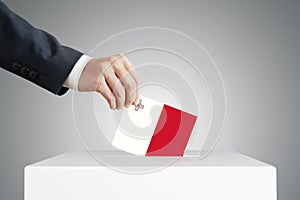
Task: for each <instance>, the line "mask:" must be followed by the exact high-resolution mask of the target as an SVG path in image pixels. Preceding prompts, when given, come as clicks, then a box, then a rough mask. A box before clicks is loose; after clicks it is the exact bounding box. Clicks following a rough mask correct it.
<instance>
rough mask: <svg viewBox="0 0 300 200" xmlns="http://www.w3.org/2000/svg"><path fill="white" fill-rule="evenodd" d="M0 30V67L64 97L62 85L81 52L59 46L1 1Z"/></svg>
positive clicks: (64, 90) (55, 41)
mask: <svg viewBox="0 0 300 200" xmlns="http://www.w3.org/2000/svg"><path fill="white" fill-rule="evenodd" d="M0 27H1V28H0V45H1V48H0V66H2V67H3V68H4V69H6V70H8V71H10V72H12V73H14V74H17V75H19V76H21V77H23V78H25V79H27V80H29V81H31V82H33V83H35V84H37V85H39V86H41V87H43V88H45V89H47V90H49V91H50V92H52V93H54V94H58V95H61V94H64V93H65V92H66V91H67V88H63V84H64V82H65V80H66V79H67V77H68V75H69V74H70V72H71V70H72V68H73V67H74V65H75V63H76V62H77V61H78V59H79V58H80V57H81V56H82V53H80V52H78V51H76V50H74V49H71V48H69V47H65V46H62V45H61V44H60V43H59V42H58V41H57V40H56V39H55V38H54V37H53V36H52V35H50V34H49V33H46V32H45V31H42V30H40V29H37V28H35V27H33V26H32V25H30V24H29V23H28V22H26V21H25V20H24V19H22V18H21V17H20V16H18V15H16V14H15V13H13V12H12V11H10V10H9V9H8V8H7V7H6V5H5V4H4V3H2V2H1V1H0Z"/></svg>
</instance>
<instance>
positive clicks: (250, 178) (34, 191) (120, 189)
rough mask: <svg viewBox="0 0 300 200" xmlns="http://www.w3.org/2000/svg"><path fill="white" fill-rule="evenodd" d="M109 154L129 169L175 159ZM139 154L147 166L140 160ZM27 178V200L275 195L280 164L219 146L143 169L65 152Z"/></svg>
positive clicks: (28, 170) (231, 199)
mask: <svg viewBox="0 0 300 200" xmlns="http://www.w3.org/2000/svg"><path fill="white" fill-rule="evenodd" d="M107 155H108V156H106V158H107V159H110V161H112V160H115V162H111V163H114V164H113V165H114V166H115V167H116V168H117V167H118V166H123V167H124V166H125V167H126V168H128V169H129V168H136V169H137V168H141V167H145V166H146V167H147V165H153V163H155V164H156V165H157V166H159V163H160V162H161V160H164V161H165V160H166V159H171V158H166V157H135V156H130V155H127V156H124V155H121V154H120V155H119V154H116V153H107ZM110 155H111V156H110ZM187 155H189V154H187ZM136 159H139V163H144V164H145V165H144V166H143V165H140V164H139V165H136V162H135V161H136ZM149 160H150V161H149ZM153 160H155V162H153ZM140 161H142V162H140ZM153 166H154V165H153ZM24 181H25V184H24V185H25V186H24V187H25V188H24V192H25V194H24V196H25V200H41V199H43V200H68V199H70V200H100V199H103V200H122V199H125V200H127V199H128V200H166V199H167V200H171V199H175V200H185V199H186V200H200V199H204V200H216V199H222V200H223V199H228V200H241V199H243V200H253V199H255V200H275V199H277V185H276V168H275V167H273V166H271V165H268V164H266V163H263V162H261V161H258V160H255V159H253V158H250V157H248V156H245V155H242V154H240V153H236V152H232V151H216V152H213V153H212V154H211V155H209V156H208V157H207V158H206V159H204V160H200V159H199V158H197V157H196V156H193V155H191V156H187V157H182V158H179V159H178V160H176V162H174V163H173V164H171V165H170V166H168V167H166V168H164V169H162V170H158V171H156V172H152V173H144V174H131V173H123V172H119V171H118V170H114V169H111V168H109V167H107V166H105V165H102V164H100V163H99V162H98V161H96V159H94V158H93V157H92V156H91V155H90V154H89V153H87V152H80V153H66V154H62V155H59V156H56V157H53V158H49V159H47V160H44V161H41V162H38V163H35V164H32V165H29V166H26V167H25V180H24Z"/></svg>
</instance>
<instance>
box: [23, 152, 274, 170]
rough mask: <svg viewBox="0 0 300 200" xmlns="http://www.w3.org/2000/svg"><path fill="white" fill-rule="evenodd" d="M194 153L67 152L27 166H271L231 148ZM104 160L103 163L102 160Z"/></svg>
mask: <svg viewBox="0 0 300 200" xmlns="http://www.w3.org/2000/svg"><path fill="white" fill-rule="evenodd" d="M197 155H199V154H197V152H192V151H191V152H188V153H187V154H186V156H185V157H180V158H174V157H137V156H134V155H129V154H125V153H122V152H112V151H101V152H93V153H88V152H69V153H64V154H61V155H58V156H54V157H52V158H49V159H46V160H43V161H40V162H37V163H34V164H31V165H29V166H27V167H101V166H102V167H103V166H106V164H107V163H109V165H110V166H116V167H118V166H125V167H142V166H161V165H162V164H164V163H171V164H170V165H171V166H174V167H271V165H269V164H266V163H264V162H261V161H258V160H255V159H253V158H251V157H249V156H246V155H243V154H241V153H237V152H234V151H214V152H212V153H211V154H210V155H209V156H208V157H207V158H205V159H199V157H197ZM103 161H104V162H103Z"/></svg>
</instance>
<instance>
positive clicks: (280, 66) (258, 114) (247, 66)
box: [0, 0, 300, 199]
mask: <svg viewBox="0 0 300 200" xmlns="http://www.w3.org/2000/svg"><path fill="white" fill-rule="evenodd" d="M5 2H6V3H7V5H8V6H9V7H10V8H11V9H13V10H14V11H16V12H17V13H19V14H20V15H22V16H23V17H25V18H26V19H27V20H28V21H30V22H31V23H32V24H34V25H35V26H37V27H40V28H43V29H45V30H48V31H49V32H50V33H52V34H54V35H55V36H56V37H57V38H58V39H59V40H60V42H61V43H63V44H65V45H69V46H72V47H74V48H77V49H80V50H81V51H83V52H89V51H90V50H91V49H92V48H93V47H94V46H95V45H96V44H97V43H98V42H100V41H102V40H104V39H105V38H106V37H108V36H110V35H111V34H114V33H117V32H119V31H122V30H126V29H130V28H135V27H142V26H161V27H167V28H172V29H176V30H179V31H182V32H184V33H186V34H188V35H190V36H192V37H193V38H195V39H196V40H197V41H199V42H201V43H203V44H204V46H205V47H206V48H207V50H208V51H209V52H210V53H211V55H212V57H213V58H214V60H215V61H216V63H217V64H218V65H219V68H220V71H221V73H222V75H223V78H224V82H225V86H226V89H227V96H228V116H227V120H226V125H225V128H224V131H223V136H222V138H221V140H220V142H219V144H218V146H217V148H219V149H234V150H237V151H239V152H243V153H246V154H248V155H250V156H253V157H255V158H257V159H260V160H263V161H265V162H268V163H270V164H273V165H275V166H276V167H277V169H278V191H279V199H300V192H299V187H300V173H299V171H298V170H299V169H300V161H299V152H300V147H299V144H300V136H299V129H300V120H299V119H300V115H299V113H300V93H299V86H300V78H299V77H300V67H299V61H300V36H299V35H300V1H283V0H282V1H258V0H257V1H197V2H196V1H190V2H189V1H161V2H150V1H128V2H127V3H125V1H107V2H105V1H79V0H74V1H71V0H70V1H67V0H51V1H50V0H48V1H47V0H19V1H16V0H6V1H5ZM1 28H3V27H1ZM1 48H3V47H1ZM0 92H1V103H0V131H1V132H0V199H23V168H24V166H25V165H27V164H29V163H33V162H36V161H38V160H41V159H45V158H47V157H50V156H53V155H56V154H59V153H62V152H65V151H77V150H81V149H82V147H81V145H80V142H79V140H78V138H77V137H76V135H75V133H74V124H73V121H72V111H71V94H70V93H68V94H67V95H65V96H63V97H56V96H54V95H52V94H50V93H48V92H47V91H44V90H42V89H40V88H38V87H36V86H34V85H33V84H31V83H29V82H27V81H24V80H22V79H21V78H19V77H17V76H15V75H13V74H10V73H8V72H6V71H4V70H2V69H1V70H0Z"/></svg>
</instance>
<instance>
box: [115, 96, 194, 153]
mask: <svg viewBox="0 0 300 200" xmlns="http://www.w3.org/2000/svg"><path fill="white" fill-rule="evenodd" d="M196 119H197V116H195V115H192V114H189V113H187V112H184V111H182V110H180V109H178V108H174V107H172V106H169V105H166V104H164V103H162V102H158V101H156V100H153V99H151V98H148V97H145V96H140V102H139V103H138V104H137V105H136V106H133V105H132V106H130V107H129V108H127V109H125V110H124V111H123V113H122V116H121V118H120V120H119V122H118V128H117V130H116V133H115V135H114V138H113V141H112V145H113V146H114V147H116V148H118V149H120V150H123V151H126V152H128V153H131V154H135V155H140V156H183V155H184V151H185V149H186V146H187V143H188V141H189V138H190V135H191V133H192V130H193V127H194V125H195V122H196Z"/></svg>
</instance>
